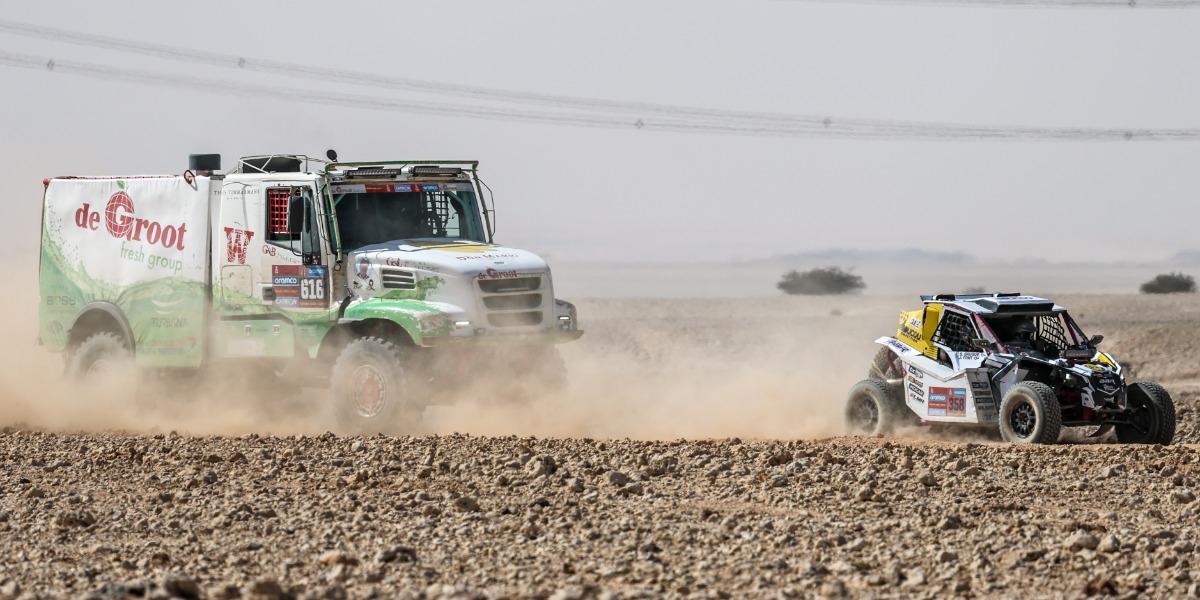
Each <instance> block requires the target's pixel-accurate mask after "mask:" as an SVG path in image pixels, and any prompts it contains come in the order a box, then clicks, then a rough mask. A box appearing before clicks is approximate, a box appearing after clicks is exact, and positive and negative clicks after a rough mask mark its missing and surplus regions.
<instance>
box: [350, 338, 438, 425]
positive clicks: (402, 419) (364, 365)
mask: <svg viewBox="0 0 1200 600" xmlns="http://www.w3.org/2000/svg"><path fill="white" fill-rule="evenodd" d="M401 361H402V355H401V351H400V348H399V347H398V346H396V344H393V343H391V342H388V341H386V340H383V339H380V338H375V337H364V338H359V339H356V340H354V341H353V342H350V343H349V344H348V345H347V346H346V347H345V348H344V349H343V350H342V353H341V354H340V355H339V356H338V359H337V362H336V363H335V364H334V366H333V377H332V386H333V403H334V406H333V409H334V414H335V415H336V416H337V420H338V423H339V424H340V425H341V426H342V428H343V429H345V430H346V431H347V432H349V433H352V434H372V433H381V432H385V431H391V430H393V429H395V428H397V427H402V426H404V425H406V424H411V422H413V421H416V420H417V418H419V416H420V411H421V408H422V407H420V406H419V405H417V404H416V402H414V401H413V397H412V394H411V388H412V387H413V386H411V385H410V384H409V378H410V376H409V374H408V373H407V371H406V369H405V368H404V366H403V365H402V364H401Z"/></svg>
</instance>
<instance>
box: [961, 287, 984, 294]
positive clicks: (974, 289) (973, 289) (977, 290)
mask: <svg viewBox="0 0 1200 600" xmlns="http://www.w3.org/2000/svg"><path fill="white" fill-rule="evenodd" d="M962 293H964V294H986V293H987V288H985V287H983V286H981V285H975V286H971V287H969V288H967V289H965V290H963V291H962Z"/></svg>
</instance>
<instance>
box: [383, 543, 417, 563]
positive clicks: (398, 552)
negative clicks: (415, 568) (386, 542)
mask: <svg viewBox="0 0 1200 600" xmlns="http://www.w3.org/2000/svg"><path fill="white" fill-rule="evenodd" d="M375 562H380V563H390V562H402V563H411V562H417V551H416V550H413V549H412V548H409V547H408V546H395V547H392V548H387V549H384V550H380V551H379V552H378V553H376V554H375Z"/></svg>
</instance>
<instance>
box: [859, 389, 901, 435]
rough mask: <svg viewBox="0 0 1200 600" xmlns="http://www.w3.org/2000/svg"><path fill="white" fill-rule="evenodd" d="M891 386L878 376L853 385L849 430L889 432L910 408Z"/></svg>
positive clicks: (877, 432) (873, 433) (873, 432)
mask: <svg viewBox="0 0 1200 600" xmlns="http://www.w3.org/2000/svg"><path fill="white" fill-rule="evenodd" d="M896 396H897V394H896V392H895V390H893V389H892V386H890V385H888V384H887V383H886V382H884V381H880V380H878V379H867V380H864V381H860V382H858V383H856V384H854V387H852V388H850V393H849V394H848V395H847V396H846V408H845V418H846V430H847V431H848V432H849V433H850V434H852V435H876V434H880V433H890V432H891V431H892V430H893V429H895V428H896V425H897V424H898V423H899V422H900V421H901V419H902V418H903V413H901V412H900V411H902V410H907V408H906V407H904V406H901V405H900V402H899V401H898V400H897V398H896Z"/></svg>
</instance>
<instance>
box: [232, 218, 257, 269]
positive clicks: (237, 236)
mask: <svg viewBox="0 0 1200 600" xmlns="http://www.w3.org/2000/svg"><path fill="white" fill-rule="evenodd" d="M253 237H254V232H253V231H244V230H242V229H234V228H232V227H226V228H225V250H226V254H227V255H228V256H226V258H225V262H230V263H237V264H239V265H244V264H246V249H247V248H249V247H250V239H251V238H253Z"/></svg>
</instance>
